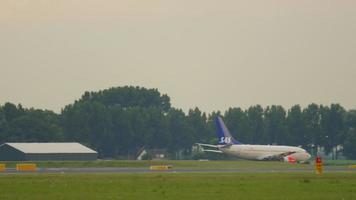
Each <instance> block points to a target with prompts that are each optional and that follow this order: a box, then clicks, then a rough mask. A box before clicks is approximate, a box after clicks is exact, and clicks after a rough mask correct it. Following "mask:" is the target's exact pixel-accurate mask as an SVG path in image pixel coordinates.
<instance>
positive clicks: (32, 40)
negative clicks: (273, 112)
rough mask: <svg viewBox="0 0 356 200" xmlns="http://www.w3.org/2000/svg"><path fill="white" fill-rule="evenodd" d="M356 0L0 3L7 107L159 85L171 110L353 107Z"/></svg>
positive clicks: (0, 92) (0, 86)
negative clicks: (118, 89)
mask: <svg viewBox="0 0 356 200" xmlns="http://www.w3.org/2000/svg"><path fill="white" fill-rule="evenodd" d="M355 35H356V1H354V0H338V1H335V0H269V1H266V0H101V1H99V0H1V1H0V105H2V104H4V103H5V102H12V103H16V104H17V103H21V104H22V105H23V106H25V107H34V108H40V109H49V110H53V111H55V112H60V111H61V109H62V108H63V107H64V106H65V105H67V104H70V103H73V102H74V101H75V100H76V99H79V98H80V97H81V95H82V94H83V93H84V92H85V91H98V90H103V89H107V88H110V87H118V86H125V85H133V86H141V87H146V88H157V89H158V90H159V91H160V92H161V93H163V94H167V95H168V96H170V97H171V103H172V106H174V107H176V108H181V109H183V110H184V111H187V110H188V109H190V108H194V107H199V108H200V109H201V110H202V111H205V112H212V111H216V110H220V111H225V110H226V109H228V108H229V107H241V108H243V109H246V108H248V107H249V106H252V105H256V104H260V105H262V106H263V107H265V106H268V105H282V106H284V107H285V108H290V107H291V106H293V105H295V104H299V105H301V106H303V107H305V106H307V105H308V104H310V103H317V104H323V105H329V104H331V103H340V104H341V105H342V106H344V107H345V108H346V109H356V91H355V86H356V37H355Z"/></svg>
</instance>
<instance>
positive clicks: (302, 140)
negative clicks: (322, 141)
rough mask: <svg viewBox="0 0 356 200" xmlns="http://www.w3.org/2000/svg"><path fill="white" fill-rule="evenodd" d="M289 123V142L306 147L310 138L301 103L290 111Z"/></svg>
mask: <svg viewBox="0 0 356 200" xmlns="http://www.w3.org/2000/svg"><path fill="white" fill-rule="evenodd" d="M287 123H288V133H289V144H290V145H295V146H299V145H301V146H303V147H304V148H305V147H307V145H308V139H307V134H306V127H305V121H304V118H303V115H302V110H301V107H300V106H299V105H295V106H293V107H292V108H291V109H290V110H289V111H288V116H287Z"/></svg>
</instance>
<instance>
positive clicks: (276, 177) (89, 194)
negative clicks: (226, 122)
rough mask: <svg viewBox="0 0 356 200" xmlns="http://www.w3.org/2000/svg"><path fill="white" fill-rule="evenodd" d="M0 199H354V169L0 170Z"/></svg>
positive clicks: (355, 188) (355, 180) (355, 193)
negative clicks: (265, 171) (256, 171)
mask: <svg viewBox="0 0 356 200" xmlns="http://www.w3.org/2000/svg"><path fill="white" fill-rule="evenodd" d="M0 199H1V200H7V199H9V200H12V199H21V200H22V199H26V200H31V199H36V200H41V199H124V200H128V199H145V200H146V199H147V200H150V199H155V200H157V199H177V200H178V199H179V200H181V199H194V200H199V199H201V200H207V199H244V200H246V199H274V200H276V199H277V200H278V199H281V200H282V199H289V200H293V199H323V200H326V199H330V200H335V199H340V200H342V199H345V200H347V199H356V173H328V174H323V175H321V176H320V175H316V174H313V173H281V174H278V173H269V174H262V173H259V174H252V173H248V174H243V173H194V174H189V173H179V174H167V173H152V174H0Z"/></svg>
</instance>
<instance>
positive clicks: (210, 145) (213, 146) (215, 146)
mask: <svg viewBox="0 0 356 200" xmlns="http://www.w3.org/2000/svg"><path fill="white" fill-rule="evenodd" d="M195 144H196V145H199V146H202V147H212V148H218V146H217V145H212V144H202V143H195Z"/></svg>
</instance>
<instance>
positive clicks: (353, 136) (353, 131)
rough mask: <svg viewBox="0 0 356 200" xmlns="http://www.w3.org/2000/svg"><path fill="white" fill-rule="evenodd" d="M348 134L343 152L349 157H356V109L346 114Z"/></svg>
mask: <svg viewBox="0 0 356 200" xmlns="http://www.w3.org/2000/svg"><path fill="white" fill-rule="evenodd" d="M344 125H345V131H346V136H345V140H344V142H343V146H344V149H343V152H344V155H345V156H346V157H347V158H350V159H356V148H355V147H356V110H350V111H349V112H347V113H346V116H345V123H344Z"/></svg>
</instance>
